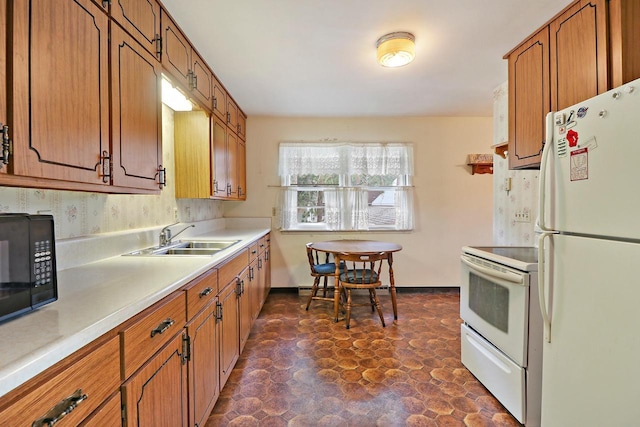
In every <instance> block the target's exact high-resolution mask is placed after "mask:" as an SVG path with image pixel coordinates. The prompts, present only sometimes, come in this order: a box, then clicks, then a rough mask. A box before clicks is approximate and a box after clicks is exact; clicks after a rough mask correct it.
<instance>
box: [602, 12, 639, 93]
mask: <svg viewBox="0 0 640 427" xmlns="http://www.w3.org/2000/svg"><path fill="white" fill-rule="evenodd" d="M608 6H609V41H610V46H609V49H610V52H611V53H610V55H609V59H610V61H611V64H610V70H611V78H610V83H611V87H612V88H614V87H618V86H620V85H623V84H625V83H628V82H630V81H632V80H635V79H638V78H640V52H639V51H638V40H640V25H638V22H640V2H638V1H637V0H609V2H608Z"/></svg>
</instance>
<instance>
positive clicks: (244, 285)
mask: <svg viewBox="0 0 640 427" xmlns="http://www.w3.org/2000/svg"><path fill="white" fill-rule="evenodd" d="M251 285H252V282H251V277H250V269H249V267H247V268H245V269H244V270H243V272H242V273H241V274H240V295H239V296H238V304H239V307H238V310H239V316H240V317H239V321H240V331H239V333H240V349H239V352H240V353H242V350H243V349H244V345H245V344H246V343H247V339H248V338H249V333H250V332H251V325H252V324H253V313H252V308H253V307H252V305H251V292H252V291H251V289H250V287H251Z"/></svg>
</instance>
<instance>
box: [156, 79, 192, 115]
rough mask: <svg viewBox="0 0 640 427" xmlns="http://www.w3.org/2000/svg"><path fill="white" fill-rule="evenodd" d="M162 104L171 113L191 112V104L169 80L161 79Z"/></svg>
mask: <svg viewBox="0 0 640 427" xmlns="http://www.w3.org/2000/svg"><path fill="white" fill-rule="evenodd" d="M162 102H163V103H165V104H166V105H167V106H168V107H169V108H171V109H172V110H173V111H191V110H193V104H191V101H189V100H188V99H187V97H186V96H184V95H183V94H182V92H180V91H179V90H178V89H176V88H175V87H173V85H172V84H171V83H170V82H169V80H167V79H165V78H164V77H163V78H162Z"/></svg>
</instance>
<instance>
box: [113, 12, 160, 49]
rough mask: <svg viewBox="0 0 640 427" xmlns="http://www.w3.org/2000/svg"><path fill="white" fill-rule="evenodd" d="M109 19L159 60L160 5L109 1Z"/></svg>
mask: <svg viewBox="0 0 640 427" xmlns="http://www.w3.org/2000/svg"><path fill="white" fill-rule="evenodd" d="M110 11H111V17H112V18H113V19H114V20H115V21H116V22H117V23H118V24H120V26H122V28H124V29H125V30H126V31H127V32H128V33H129V34H130V35H131V36H132V37H133V38H134V39H136V40H137V41H138V43H140V45H141V46H142V47H144V48H145V49H146V50H147V51H148V52H149V53H151V54H152V55H154V56H156V58H157V59H158V60H160V42H159V39H160V5H159V4H158V2H157V1H155V0H111V6H110Z"/></svg>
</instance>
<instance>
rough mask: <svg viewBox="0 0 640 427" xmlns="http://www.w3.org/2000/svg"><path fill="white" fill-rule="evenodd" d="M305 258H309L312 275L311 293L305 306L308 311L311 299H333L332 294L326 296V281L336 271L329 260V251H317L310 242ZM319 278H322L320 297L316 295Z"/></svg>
mask: <svg viewBox="0 0 640 427" xmlns="http://www.w3.org/2000/svg"><path fill="white" fill-rule="evenodd" d="M307 258H308V260H309V267H310V269H311V276H313V286H312V287H311V295H310V296H309V300H308V301H307V308H306V309H307V311H308V310H309V306H310V305H311V301H313V300H320V301H331V302H333V301H334V297H333V295H330V296H327V282H328V281H329V277H333V276H334V274H335V272H336V265H335V264H334V263H333V262H329V252H321V251H317V250H315V249H313V248H311V243H307ZM323 258H324V260H323ZM320 279H324V283H323V284H324V286H323V289H322V296H321V297H319V296H318V290H319V288H320Z"/></svg>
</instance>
